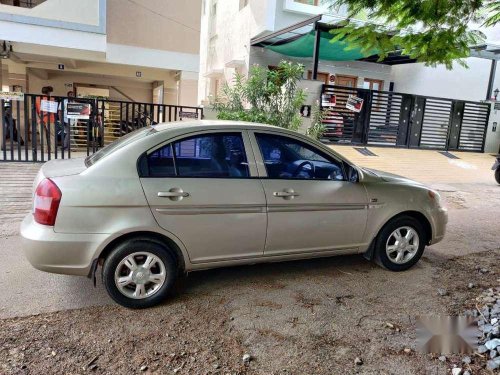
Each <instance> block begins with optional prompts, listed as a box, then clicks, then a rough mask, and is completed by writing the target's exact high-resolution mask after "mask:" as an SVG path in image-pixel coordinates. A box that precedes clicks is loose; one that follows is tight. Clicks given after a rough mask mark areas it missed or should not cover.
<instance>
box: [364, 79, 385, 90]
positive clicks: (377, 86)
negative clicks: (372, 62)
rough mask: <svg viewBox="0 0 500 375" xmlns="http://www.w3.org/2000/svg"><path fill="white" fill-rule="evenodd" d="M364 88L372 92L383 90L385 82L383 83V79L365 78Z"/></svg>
mask: <svg viewBox="0 0 500 375" xmlns="http://www.w3.org/2000/svg"><path fill="white" fill-rule="evenodd" d="M363 88H364V89H370V90H383V88H384V81H382V80H381V79H372V78H365V80H364V82H363Z"/></svg>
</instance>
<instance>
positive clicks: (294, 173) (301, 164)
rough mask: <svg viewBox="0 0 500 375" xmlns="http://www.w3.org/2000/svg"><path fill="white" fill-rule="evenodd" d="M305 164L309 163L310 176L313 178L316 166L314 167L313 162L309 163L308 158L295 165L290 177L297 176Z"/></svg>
mask: <svg viewBox="0 0 500 375" xmlns="http://www.w3.org/2000/svg"><path fill="white" fill-rule="evenodd" d="M306 165H310V166H311V171H312V177H313V178H314V176H315V175H316V168H315V167H314V164H313V163H311V162H310V161H309V160H306V161H303V162H302V163H300V164H299V165H298V166H297V168H295V171H293V173H292V177H297V176H298V175H299V172H300V171H302V169H304V167H305V166H306Z"/></svg>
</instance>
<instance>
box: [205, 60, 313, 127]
mask: <svg viewBox="0 0 500 375" xmlns="http://www.w3.org/2000/svg"><path fill="white" fill-rule="evenodd" d="M303 74H304V66H303V65H302V64H298V63H291V62H287V61H282V62H281V63H280V64H279V65H278V67H277V69H274V70H268V69H266V68H264V67H261V66H258V65H255V66H253V67H251V68H250V72H249V75H248V79H245V78H244V77H243V76H242V75H240V74H235V76H234V79H233V82H232V84H231V85H229V84H227V83H226V84H224V86H223V87H222V93H221V95H220V96H218V97H217V98H216V99H215V102H214V103H213V104H214V109H215V111H216V112H217V118H218V119H220V120H238V121H250V122H261V123H267V124H271V125H276V126H280V127H282V128H287V129H292V130H297V129H298V128H299V127H300V125H301V123H302V121H301V117H300V107H301V106H302V104H303V103H304V101H305V99H306V93H305V92H304V90H302V89H301V88H299V87H298V82H299V80H300V79H301V78H302V75H303Z"/></svg>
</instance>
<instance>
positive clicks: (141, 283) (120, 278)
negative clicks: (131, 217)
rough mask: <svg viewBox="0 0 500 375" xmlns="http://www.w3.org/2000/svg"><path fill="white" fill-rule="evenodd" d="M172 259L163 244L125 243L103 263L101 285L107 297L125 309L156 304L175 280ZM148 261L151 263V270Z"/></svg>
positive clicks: (147, 242) (175, 273)
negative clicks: (102, 284)
mask: <svg viewBox="0 0 500 375" xmlns="http://www.w3.org/2000/svg"><path fill="white" fill-rule="evenodd" d="M150 259H152V260H151V261H150ZM174 259H175V258H174V257H173V256H172V254H171V252H170V250H169V249H168V247H166V246H164V245H162V244H159V243H157V242H152V241H148V240H145V239H133V240H128V241H126V242H123V243H121V244H119V245H118V246H117V247H116V248H115V249H113V251H112V252H111V253H110V254H109V256H108V257H107V258H106V259H105V260H104V265H103V274H102V276H103V283H104V286H105V287H106V290H107V292H108V294H109V296H110V297H111V298H112V299H113V300H114V301H115V302H117V303H118V304H120V305H122V306H124V307H128V308H132V309H141V308H147V307H152V306H155V305H158V304H159V303H161V302H163V301H164V300H165V298H166V297H167V295H168V294H169V292H170V291H171V289H172V287H173V285H174V283H175V280H176V278H177V263H176V262H175V260H174ZM143 262H144V263H143ZM147 262H150V263H151V265H150V268H148V267H147V266H148V265H147V264H146V263H147ZM133 263H135V270H133V269H134V266H133ZM127 278H128V280H127ZM119 285H120V286H119ZM148 294H149V295H148Z"/></svg>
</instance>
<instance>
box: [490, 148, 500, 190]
mask: <svg viewBox="0 0 500 375" xmlns="http://www.w3.org/2000/svg"><path fill="white" fill-rule="evenodd" d="M491 169H493V170H494V171H495V180H497V182H498V183H499V184H500V154H498V155H497V158H496V160H495V164H493V167H492V168H491Z"/></svg>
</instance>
